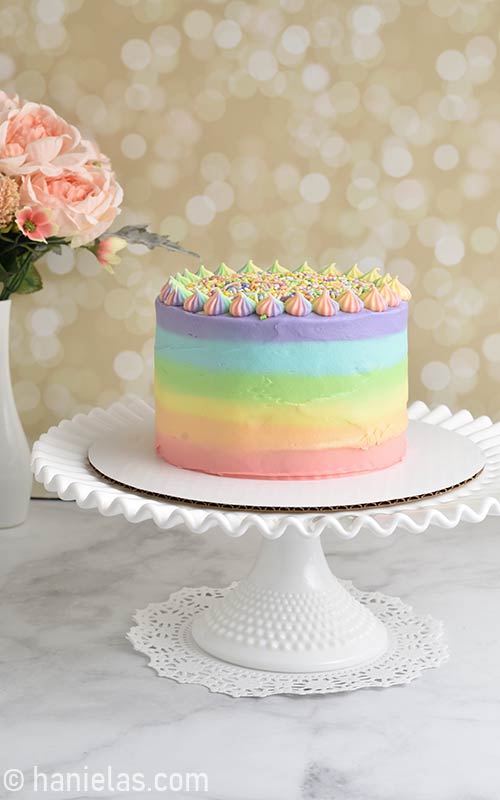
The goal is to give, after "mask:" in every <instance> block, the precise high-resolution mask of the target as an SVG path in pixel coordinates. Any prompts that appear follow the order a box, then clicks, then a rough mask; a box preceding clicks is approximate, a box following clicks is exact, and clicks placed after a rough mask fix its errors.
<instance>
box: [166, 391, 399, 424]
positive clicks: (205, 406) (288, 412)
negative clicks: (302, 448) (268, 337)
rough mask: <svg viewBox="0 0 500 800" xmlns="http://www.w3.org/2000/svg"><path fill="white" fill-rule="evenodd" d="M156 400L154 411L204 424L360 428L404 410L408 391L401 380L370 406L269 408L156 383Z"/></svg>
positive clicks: (358, 401) (350, 402) (343, 401)
mask: <svg viewBox="0 0 500 800" xmlns="http://www.w3.org/2000/svg"><path fill="white" fill-rule="evenodd" d="M155 396H156V406H157V408H164V409H168V410H169V411H172V412H174V413H186V414H191V415H192V416H194V417H197V416H199V417H204V418H205V419H206V420H207V424H210V423H211V421H212V420H214V421H217V420H222V421H224V420H230V421H232V422H236V423H241V424H247V423H248V421H249V420H256V421H257V422H258V423H259V424H268V425H280V424H281V425H284V426H291V425H293V426H303V427H306V428H308V427H310V426H314V425H315V426H318V425H324V426H328V425H336V424H339V421H344V420H348V421H350V422H355V424H357V425H362V426H373V425H376V424H377V421H378V420H379V419H380V414H381V411H383V413H384V414H385V415H388V416H390V415H391V414H397V413H398V411H400V410H401V408H405V407H406V402H407V399H408V389H407V382H406V380H403V381H401V383H400V385H399V386H398V387H397V388H396V387H393V386H391V387H384V386H380V387H378V390H377V392H376V393H373V394H370V401H369V402H366V397H362V396H360V395H358V396H357V397H349V396H346V397H342V396H341V395H339V396H337V397H334V398H331V399H328V400H321V399H320V400H315V401H310V402H308V403H301V404H300V405H298V404H295V405H294V404H291V403H290V404H288V403H273V404H272V405H270V404H265V403H253V402H252V401H251V399H249V400H248V401H247V402H241V401H236V400H231V399H228V398H226V399H220V400H219V399H216V398H211V397H199V396H196V395H188V394H182V393H178V392H174V391H170V390H169V389H167V388H165V387H163V386H162V385H160V383H159V382H156V386H155Z"/></svg>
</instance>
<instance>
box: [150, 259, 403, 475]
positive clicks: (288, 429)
mask: <svg viewBox="0 0 500 800" xmlns="http://www.w3.org/2000/svg"><path fill="white" fill-rule="evenodd" d="M409 299H410V292H409V291H408V289H407V288H406V287H405V286H403V284H402V283H401V282H400V281H399V280H398V278H396V277H394V278H393V277H391V276H390V275H389V274H386V275H382V274H381V273H380V272H379V271H378V269H373V270H371V271H370V272H368V273H366V274H362V273H361V271H360V270H359V269H358V268H357V267H352V268H351V269H350V270H349V271H347V272H345V273H343V274H342V273H340V272H339V271H338V270H337V269H336V268H335V266H334V265H331V266H329V267H327V268H326V269H324V270H323V271H322V272H316V271H314V270H313V269H311V268H310V267H309V266H308V265H307V264H303V265H302V266H301V267H299V269H297V270H295V271H291V270H288V269H285V268H284V267H282V266H281V265H280V264H278V263H277V262H275V263H274V264H273V266H272V267H271V268H270V269H269V270H267V271H264V270H261V269H260V268H258V267H256V266H255V264H253V263H252V262H251V261H250V262H249V263H248V264H246V265H245V266H244V267H243V268H242V269H241V270H240V271H239V272H235V271H234V270H232V269H230V268H229V267H227V266H226V265H225V264H221V265H220V267H219V268H218V269H217V270H216V271H215V272H211V271H209V270H207V269H206V268H205V267H200V269H199V270H198V271H197V272H196V274H195V273H192V272H189V271H188V270H186V271H185V272H184V273H182V274H181V273H178V274H177V275H176V276H175V277H173V278H170V280H169V281H168V283H167V284H166V285H165V286H164V287H163V289H162V291H161V292H160V295H159V297H158V298H157V300H156V320H157V327H156V342H155V402H156V410H155V418H156V447H157V451H158V453H159V455H160V456H161V457H162V458H164V459H165V460H166V461H168V462H170V463H171V464H174V465H176V466H178V467H183V468H185V469H190V470H197V471H200V472H207V473H212V474H215V475H225V476H230V477H237V478H248V477H250V478H267V479H295V480H297V479H311V478H327V477H336V476H341V475H348V474H353V473H359V472H367V471H372V470H378V469H384V468H385V467H389V466H390V465H392V464H395V463H396V462H398V461H400V460H401V459H402V458H403V456H404V454H405V449H406V428H407V424H408V420H407V413H406V404H407V398H408V364H407V352H408V345H407V318H408V300H409Z"/></svg>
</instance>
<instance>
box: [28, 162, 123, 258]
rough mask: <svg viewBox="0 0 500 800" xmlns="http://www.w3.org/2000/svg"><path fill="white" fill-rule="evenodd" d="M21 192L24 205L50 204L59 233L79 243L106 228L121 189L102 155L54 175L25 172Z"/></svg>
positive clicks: (112, 218)
mask: <svg viewBox="0 0 500 800" xmlns="http://www.w3.org/2000/svg"><path fill="white" fill-rule="evenodd" d="M20 195H21V202H22V203H23V204H25V205H30V206H38V207H42V208H49V209H50V210H51V211H52V214H53V217H54V221H55V222H56V224H57V226H58V231H59V236H62V237H65V238H68V239H70V243H71V246H72V247H81V245H84V244H88V242H91V241H93V240H94V239H97V237H99V236H100V235H101V234H103V233H104V232H105V231H106V230H107V229H108V228H109V226H110V225H111V223H112V222H113V220H114V219H115V217H116V216H117V214H118V213H119V211H120V208H119V206H120V203H121V202H122V199H123V190H122V188H121V186H120V184H119V183H118V182H117V180H116V178H115V175H114V173H113V171H112V170H111V167H110V164H109V161H108V160H107V159H105V158H104V157H103V160H102V161H99V162H97V161H93V162H88V163H87V164H85V165H84V166H82V167H80V168H78V169H76V170H65V171H64V172H62V173H61V174H60V175H57V176H48V175H44V174H43V173H41V172H36V173H34V174H33V175H24V176H23V177H22V180H21V187H20Z"/></svg>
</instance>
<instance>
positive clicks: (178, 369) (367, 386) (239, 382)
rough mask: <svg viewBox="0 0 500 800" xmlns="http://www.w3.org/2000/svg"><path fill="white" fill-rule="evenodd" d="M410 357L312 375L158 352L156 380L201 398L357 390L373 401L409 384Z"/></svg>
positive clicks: (313, 396)
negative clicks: (232, 368) (184, 360)
mask: <svg viewBox="0 0 500 800" xmlns="http://www.w3.org/2000/svg"><path fill="white" fill-rule="evenodd" d="M407 370H408V360H407V359H406V358H405V359H404V360H403V361H401V362H400V363H399V364H396V365H395V366H393V367H389V368H387V369H378V370H373V371H372V372H368V373H366V372H365V373H363V374H355V375H335V376H331V375H328V376H318V377H315V376H308V377H307V378H304V376H302V375H287V374H276V373H275V374H273V375H256V374H250V373H247V372H224V373H221V372H214V371H207V370H203V369H201V368H199V367H190V366H186V365H182V364H179V363H176V362H175V361H171V360H170V359H168V358H166V357H165V355H164V354H161V355H159V354H157V356H156V362H155V371H156V380H157V382H158V385H159V387H160V388H164V389H167V390H168V389H169V390H171V391H173V392H177V393H179V394H186V395H195V396H200V397H214V398H221V399H222V400H225V401H227V400H228V399H231V400H233V401H234V400H241V401H247V402H249V401H251V402H254V403H257V402H264V403H269V402H271V403H272V402H275V403H307V402H310V401H314V400H320V399H321V398H324V399H328V398H332V397H341V396H342V395H346V396H349V395H350V394H352V393H354V394H356V395H357V396H358V397H359V396H362V397H363V401H364V402H370V396H371V395H372V393H373V394H376V393H377V392H378V391H380V389H383V390H384V392H390V391H391V390H392V389H394V390H396V389H398V388H401V386H405V385H406V382H407Z"/></svg>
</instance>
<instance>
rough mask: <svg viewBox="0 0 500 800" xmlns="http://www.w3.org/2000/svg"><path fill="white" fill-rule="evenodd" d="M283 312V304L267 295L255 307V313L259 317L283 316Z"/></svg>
mask: <svg viewBox="0 0 500 800" xmlns="http://www.w3.org/2000/svg"><path fill="white" fill-rule="evenodd" d="M283 311H284V306H283V303H282V302H281V300H278V299H277V298H276V297H273V295H272V294H268V295H267V296H266V297H263V298H262V300H259V302H258V303H257V305H256V307H255V313H256V314H258V315H259V317H278V316H279V315H280V314H283Z"/></svg>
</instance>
